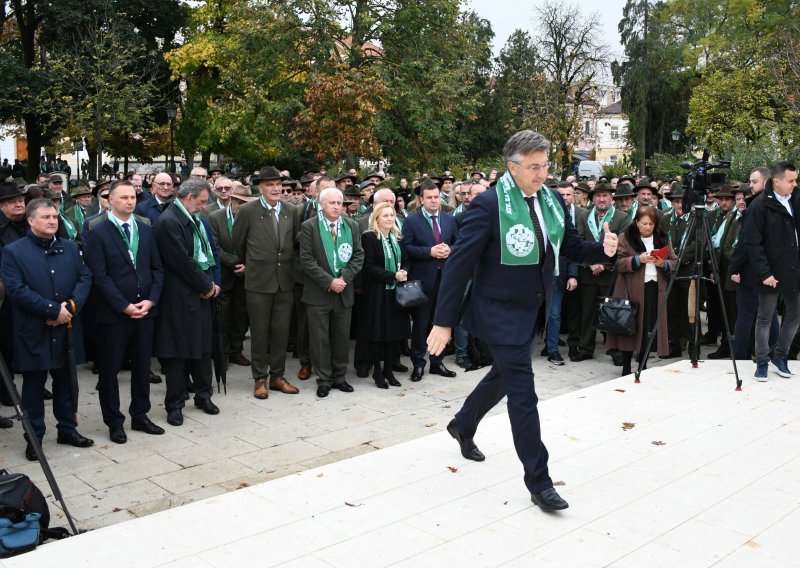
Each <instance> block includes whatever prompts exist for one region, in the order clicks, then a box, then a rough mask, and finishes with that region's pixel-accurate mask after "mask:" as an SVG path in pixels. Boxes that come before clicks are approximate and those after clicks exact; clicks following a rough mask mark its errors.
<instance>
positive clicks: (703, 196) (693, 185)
mask: <svg viewBox="0 0 800 568" xmlns="http://www.w3.org/2000/svg"><path fill="white" fill-rule="evenodd" d="M681 167H682V168H683V169H684V170H687V173H686V175H685V176H684V178H683V189H684V192H685V193H684V197H683V203H684V210H685V211H690V210H691V206H692V205H694V206H696V207H698V208H705V206H706V200H707V199H708V190H709V189H710V188H712V187H721V186H723V185H725V174H724V173H723V172H712V171H710V170H715V169H722V168H730V167H731V161H730V160H720V161H719V162H717V163H709V162H708V150H705V151H704V152H703V158H702V159H700V160H698V161H696V162H690V161H689V160H686V161H685V162H681Z"/></svg>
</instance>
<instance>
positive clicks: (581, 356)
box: [569, 352, 594, 363]
mask: <svg viewBox="0 0 800 568" xmlns="http://www.w3.org/2000/svg"><path fill="white" fill-rule="evenodd" d="M589 359H594V355H587V354H586V353H580V352H578V354H577V355H576V356H575V357H570V358H569V360H570V361H572V362H573V363H580V362H581V361H588V360H589Z"/></svg>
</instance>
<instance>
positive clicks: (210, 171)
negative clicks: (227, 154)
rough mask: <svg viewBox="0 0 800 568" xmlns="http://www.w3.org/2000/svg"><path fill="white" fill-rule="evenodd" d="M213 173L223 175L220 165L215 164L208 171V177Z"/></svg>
mask: <svg viewBox="0 0 800 568" xmlns="http://www.w3.org/2000/svg"><path fill="white" fill-rule="evenodd" d="M214 172H219V173H221V174H224V173H225V169H224V168H223V167H222V166H221V165H220V164H215V165H213V166H212V167H211V168H210V169H209V170H208V175H211V174H213V173H214Z"/></svg>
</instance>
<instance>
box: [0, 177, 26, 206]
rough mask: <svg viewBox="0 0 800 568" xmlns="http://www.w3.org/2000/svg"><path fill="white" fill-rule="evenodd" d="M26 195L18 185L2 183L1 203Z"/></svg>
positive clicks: (7, 182)
mask: <svg viewBox="0 0 800 568" xmlns="http://www.w3.org/2000/svg"><path fill="white" fill-rule="evenodd" d="M23 195H25V194H24V193H23V192H22V190H21V189H20V188H19V187H18V186H17V184H15V183H12V182H10V181H4V182H3V183H0V202H2V201H6V200H8V199H16V198H17V197H22V196H23Z"/></svg>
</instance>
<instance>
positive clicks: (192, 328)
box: [155, 178, 220, 426]
mask: <svg viewBox="0 0 800 568" xmlns="http://www.w3.org/2000/svg"><path fill="white" fill-rule="evenodd" d="M209 192H210V187H209V185H208V182H206V181H205V180H201V179H195V178H190V179H189V180H187V181H186V182H184V183H183V184H182V185H181V187H180V189H179V190H178V192H177V197H176V199H175V200H174V201H173V202H172V204H171V205H170V206H169V207H168V208H167V209H166V210H165V211H164V212H163V213H162V214H161V216H160V217H159V219H158V224H157V226H156V243H157V244H158V250H159V252H160V253H161V259H162V261H163V263H164V289H163V291H162V293H161V303H160V305H159V312H160V313H159V317H158V319H157V320H156V343H155V344H156V346H155V355H156V356H157V357H159V358H162V359H163V365H164V371H165V374H166V382H167V394H166V397H165V399H164V408H165V409H166V410H167V422H168V423H169V424H171V425H173V426H180V425H181V424H183V412H182V410H183V406H184V393H185V391H186V370H187V369H188V371H189V373H190V374H191V376H192V379H193V382H194V389H195V397H194V405H195V406H196V407H198V408H200V409H202V410H203V411H204V412H206V413H207V414H219V408H217V406H216V405H215V404H214V403H213V402H212V401H211V395H212V393H213V391H212V388H211V331H212V329H211V328H212V311H211V309H212V308H211V298H215V297H216V296H217V295H219V291H220V288H219V286H218V285H217V284H215V283H214V265H215V262H214V255H213V252H212V245H211V239H213V236H212V235H211V234H210V231H209V232H206V230H205V225H204V224H203V223H202V222H201V221H200V219H199V216H200V215H199V213H200V211H201V210H202V209H203V207H205V206H206V204H207V203H208V196H209Z"/></svg>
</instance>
